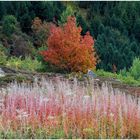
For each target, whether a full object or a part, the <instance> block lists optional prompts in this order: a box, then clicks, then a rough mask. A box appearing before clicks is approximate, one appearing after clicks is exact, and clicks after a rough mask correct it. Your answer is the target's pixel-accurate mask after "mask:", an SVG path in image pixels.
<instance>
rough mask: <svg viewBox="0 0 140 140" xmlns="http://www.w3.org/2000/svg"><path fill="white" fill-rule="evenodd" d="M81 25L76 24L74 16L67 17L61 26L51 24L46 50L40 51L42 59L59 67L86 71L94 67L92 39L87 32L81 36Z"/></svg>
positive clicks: (74, 70) (94, 58)
mask: <svg viewBox="0 0 140 140" xmlns="http://www.w3.org/2000/svg"><path fill="white" fill-rule="evenodd" d="M81 31H82V29H81V27H77V26H76V19H75V17H68V20H67V23H66V24H64V25H63V26H59V27H57V26H55V25H52V26H51V28H50V36H49V37H48V40H47V45H48V50H46V51H43V52H41V54H42V55H43V56H44V59H45V60H46V61H47V62H49V63H50V64H53V65H54V66H56V67H57V68H59V69H63V70H67V71H73V72H78V71H81V72H87V70H88V69H92V68H95V66H96V57H95V51H94V48H93V45H94V40H93V38H92V37H91V36H90V33H89V32H87V33H86V35H85V36H81Z"/></svg>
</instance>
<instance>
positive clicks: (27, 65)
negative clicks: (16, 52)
mask: <svg viewBox="0 0 140 140" xmlns="http://www.w3.org/2000/svg"><path fill="white" fill-rule="evenodd" d="M6 66H8V67H11V68H15V69H17V70H26V71H31V72H34V71H37V70H41V69H42V63H41V62H39V61H38V60H37V59H36V58H35V59H32V58H31V57H25V59H21V57H19V58H17V57H11V58H9V60H8V61H7V63H6Z"/></svg>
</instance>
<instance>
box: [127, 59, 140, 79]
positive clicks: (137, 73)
mask: <svg viewBox="0 0 140 140" xmlns="http://www.w3.org/2000/svg"><path fill="white" fill-rule="evenodd" d="M129 73H130V75H131V76H132V77H134V79H135V80H140V59H139V58H135V59H134V60H133V64H132V67H131V68H130V70H129Z"/></svg>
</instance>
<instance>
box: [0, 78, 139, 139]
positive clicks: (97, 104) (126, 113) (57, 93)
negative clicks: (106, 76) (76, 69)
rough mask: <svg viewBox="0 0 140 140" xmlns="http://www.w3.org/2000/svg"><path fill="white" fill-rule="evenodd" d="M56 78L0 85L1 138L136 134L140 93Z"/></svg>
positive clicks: (91, 136) (135, 135)
mask: <svg viewBox="0 0 140 140" xmlns="http://www.w3.org/2000/svg"><path fill="white" fill-rule="evenodd" d="M93 85H94V83H92V81H91V83H90V84H89V85H87V86H82V85H80V84H79V83H78V82H77V80H75V81H74V83H70V82H69V81H63V80H60V79H59V78H57V79H56V80H55V82H54V81H52V80H44V79H42V80H41V81H40V82H39V81H38V80H36V81H35V82H34V83H33V85H28V84H26V83H22V84H20V85H19V84H18V83H16V82H13V83H11V84H10V85H9V87H7V88H6V89H1V90H0V138H140V133H139V132H140V99H135V98H134V97H132V96H130V95H126V94H125V93H122V92H120V91H119V90H115V91H114V90H113V89H112V87H111V86H107V85H106V84H103V85H102V87H101V88H98V87H96V88H95V87H94V86H93Z"/></svg>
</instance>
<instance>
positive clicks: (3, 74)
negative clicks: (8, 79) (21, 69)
mask: <svg viewBox="0 0 140 140" xmlns="http://www.w3.org/2000/svg"><path fill="white" fill-rule="evenodd" d="M4 76H5V72H4V71H3V70H2V69H1V68H0V77H4Z"/></svg>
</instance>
